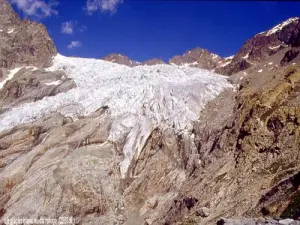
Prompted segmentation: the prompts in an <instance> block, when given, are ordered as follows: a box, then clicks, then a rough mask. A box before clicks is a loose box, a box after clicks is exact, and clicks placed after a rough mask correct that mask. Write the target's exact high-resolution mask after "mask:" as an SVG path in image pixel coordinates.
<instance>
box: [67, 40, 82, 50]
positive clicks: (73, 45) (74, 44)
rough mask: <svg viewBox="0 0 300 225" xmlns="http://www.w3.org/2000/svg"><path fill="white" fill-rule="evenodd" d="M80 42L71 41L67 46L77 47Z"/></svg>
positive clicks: (79, 45)
mask: <svg viewBox="0 0 300 225" xmlns="http://www.w3.org/2000/svg"><path fill="white" fill-rule="evenodd" d="M81 46H82V44H81V42H80V41H71V43H70V44H69V45H68V48H69V49H72V48H79V47H81Z"/></svg>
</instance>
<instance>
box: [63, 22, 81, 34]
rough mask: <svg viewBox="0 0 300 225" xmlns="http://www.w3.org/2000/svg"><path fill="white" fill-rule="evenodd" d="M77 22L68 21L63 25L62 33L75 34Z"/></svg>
mask: <svg viewBox="0 0 300 225" xmlns="http://www.w3.org/2000/svg"><path fill="white" fill-rule="evenodd" d="M76 24H77V22H76V21H67V22H64V23H62V24H61V33H63V34H73V32H74V30H75V27H76Z"/></svg>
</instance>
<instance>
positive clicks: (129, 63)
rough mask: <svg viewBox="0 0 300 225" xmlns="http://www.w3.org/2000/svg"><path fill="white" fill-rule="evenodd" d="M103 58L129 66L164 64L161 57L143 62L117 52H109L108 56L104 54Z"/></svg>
mask: <svg viewBox="0 0 300 225" xmlns="http://www.w3.org/2000/svg"><path fill="white" fill-rule="evenodd" d="M103 60H105V61H109V62H114V63H118V64H121V65H125V66H129V67H134V66H139V65H149V66H153V65H159V64H165V62H164V61H162V60H161V59H149V60H146V61H144V62H138V61H134V60H131V59H130V58H129V57H128V56H123V55H121V54H117V53H113V54H109V55H108V56H105V57H104V58H103Z"/></svg>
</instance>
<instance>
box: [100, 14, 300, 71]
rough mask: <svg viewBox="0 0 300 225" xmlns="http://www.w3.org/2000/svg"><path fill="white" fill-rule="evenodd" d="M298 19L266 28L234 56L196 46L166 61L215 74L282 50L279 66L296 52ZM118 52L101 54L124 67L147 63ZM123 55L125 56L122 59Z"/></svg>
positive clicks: (246, 66) (239, 68) (250, 64)
mask: <svg viewBox="0 0 300 225" xmlns="http://www.w3.org/2000/svg"><path fill="white" fill-rule="evenodd" d="M299 24H300V18H298V17H294V18H290V19H288V20H286V21H284V22H282V23H280V24H278V25H276V26H275V27H273V28H272V29H270V30H268V31H264V32H261V33H259V34H257V35H255V36H254V37H253V38H250V39H249V40H247V41H246V42H245V44H244V45H243V46H242V48H241V49H240V50H239V51H238V52H237V54H236V55H234V56H231V57H227V58H222V57H220V56H218V55H216V54H214V53H211V52H209V51H208V50H207V49H202V48H199V47H197V48H195V49H192V50H189V51H186V52H185V53H184V54H183V55H182V56H174V57H172V58H171V59H170V60H169V62H168V63H169V64H176V65H179V66H188V67H196V68H201V69H207V70H211V71H215V72H216V73H218V74H223V75H232V74H236V73H238V72H240V71H244V70H246V69H248V68H250V67H252V66H253V65H254V66H255V65H256V64H257V63H259V62H261V61H266V60H268V58H269V57H270V56H272V55H276V54H277V53H278V52H279V51H282V50H283V51H285V53H286V56H285V59H282V62H280V63H279V66H281V65H282V64H284V63H286V62H287V61H291V60H293V59H294V58H296V57H297V56H298V54H299V50H298V47H299V45H300V44H299V43H298V40H299V26H300V25H299ZM120 57H121V55H119V54H113V56H112V55H109V56H107V57H104V58H103V59H104V60H107V61H111V62H117V63H120V64H123V65H127V66H138V65H147V62H146V63H140V62H136V61H133V60H130V59H129V58H128V57H127V56H122V57H121V58H120ZM122 58H124V59H122ZM161 63H163V61H161V60H151V64H150V65H153V64H161Z"/></svg>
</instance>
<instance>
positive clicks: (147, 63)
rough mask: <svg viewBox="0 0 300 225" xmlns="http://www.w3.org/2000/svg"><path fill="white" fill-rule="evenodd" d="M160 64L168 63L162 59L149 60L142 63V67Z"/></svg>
mask: <svg viewBox="0 0 300 225" xmlns="http://www.w3.org/2000/svg"><path fill="white" fill-rule="evenodd" d="M159 64H166V63H165V62H164V61H162V60H161V59H149V60H146V61H144V62H142V63H141V65H148V66H153V65H159Z"/></svg>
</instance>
